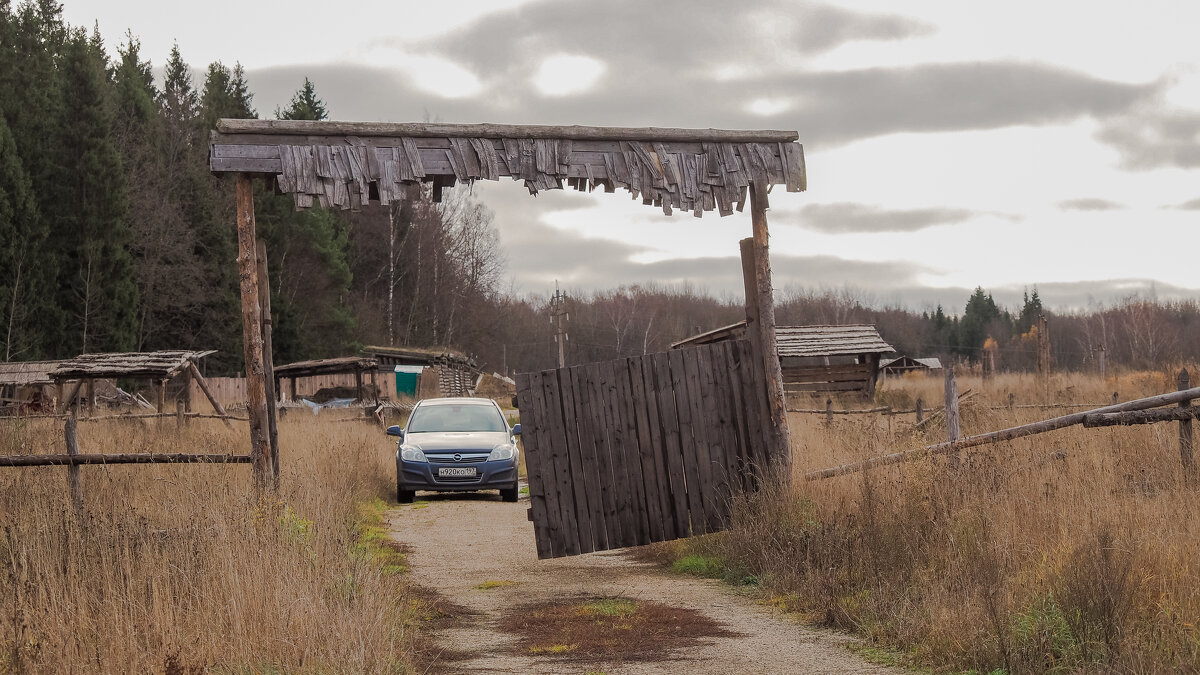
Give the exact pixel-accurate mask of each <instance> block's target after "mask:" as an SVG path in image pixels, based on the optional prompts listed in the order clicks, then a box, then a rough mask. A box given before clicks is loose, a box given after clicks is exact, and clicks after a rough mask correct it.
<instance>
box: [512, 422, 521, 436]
mask: <svg viewBox="0 0 1200 675" xmlns="http://www.w3.org/2000/svg"><path fill="white" fill-rule="evenodd" d="M512 435H513V436H520V435H521V424H520V423H519V422H518V423H517V424H514V425H513V428H512Z"/></svg>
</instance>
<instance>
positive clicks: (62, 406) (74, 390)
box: [58, 380, 83, 414]
mask: <svg viewBox="0 0 1200 675" xmlns="http://www.w3.org/2000/svg"><path fill="white" fill-rule="evenodd" d="M82 386H83V380H76V381H75V384H73V385H71V389H70V391H68V392H67V393H66V394H63V393H62V390H63V383H62V382H59V383H58V392H59V396H60V397H61V398H60V399H59V401H58V412H59V413H60V414H61V413H65V412H67V410H68V409H70V407H71V403H72V402H74V401H75V397H76V396H78V395H79V388H80V387H82Z"/></svg>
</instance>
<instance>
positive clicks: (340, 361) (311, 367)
mask: <svg viewBox="0 0 1200 675" xmlns="http://www.w3.org/2000/svg"><path fill="white" fill-rule="evenodd" d="M377 367H379V362H377V361H376V360H375V359H368V358H364V357H362V356H341V357H338V358H334V359H313V360H311V361H296V362H295V363H287V364H284V365H282V366H275V369H274V370H275V376H276V377H279V376H283V377H308V376H310V375H332V374H336V373H353V372H359V371H364V370H375V369H376V368H377Z"/></svg>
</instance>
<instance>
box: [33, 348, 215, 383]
mask: <svg viewBox="0 0 1200 675" xmlns="http://www.w3.org/2000/svg"><path fill="white" fill-rule="evenodd" d="M215 353H216V350H209V351H198V352H197V351H159V352H124V353H115V354H82V355H80V356H76V357H75V358H73V359H66V360H65V361H62V362H60V363H59V365H58V367H57V368H55V369H54V370H52V371H50V378H51V379H53V380H54V381H55V382H62V381H64V380H80V379H99V378H108V377H136V378H147V379H156V380H168V379H171V378H173V377H175V376H176V375H178V374H179V373H181V372H183V370H184V369H185V368H187V367H188V363H189V362H192V363H194V362H197V361H199V360H200V359H202V358H204V357H206V356H208V355H210V354H215Z"/></svg>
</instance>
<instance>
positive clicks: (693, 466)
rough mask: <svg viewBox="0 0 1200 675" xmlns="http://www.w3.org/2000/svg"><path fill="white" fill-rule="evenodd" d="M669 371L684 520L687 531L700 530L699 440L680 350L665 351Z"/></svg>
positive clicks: (701, 504) (701, 530)
mask: <svg viewBox="0 0 1200 675" xmlns="http://www.w3.org/2000/svg"><path fill="white" fill-rule="evenodd" d="M667 356H668V361H669V364H670V372H671V390H672V394H673V395H674V399H675V414H676V416H677V417H678V420H679V447H680V458H681V460H682V463H683V485H684V487H685V490H686V495H687V505H688V519H689V522H690V524H691V534H692V535H693V536H694V535H697V534H702V533H704V531H705V530H704V526H705V519H704V501H703V497H702V492H701V488H700V476H699V473H698V468H697V463H698V461H699V448H698V446H699V440H698V439H697V438H696V435H695V430H694V429H693V428H692V407H691V401H690V400H689V396H688V389H689V387H688V384H689V383H688V381H687V373H686V366H685V365H684V355H683V350H672V351H670V352H667Z"/></svg>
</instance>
